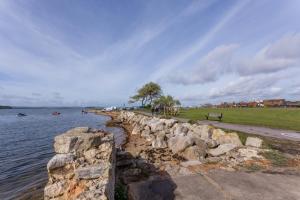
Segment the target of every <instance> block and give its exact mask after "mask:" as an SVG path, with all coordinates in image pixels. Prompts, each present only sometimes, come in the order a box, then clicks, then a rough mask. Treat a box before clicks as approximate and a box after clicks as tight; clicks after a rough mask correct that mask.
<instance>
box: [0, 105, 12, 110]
mask: <svg viewBox="0 0 300 200" xmlns="http://www.w3.org/2000/svg"><path fill="white" fill-rule="evenodd" d="M0 109H12V107H11V106H1V105H0Z"/></svg>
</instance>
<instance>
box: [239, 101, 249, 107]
mask: <svg viewBox="0 0 300 200" xmlns="http://www.w3.org/2000/svg"><path fill="white" fill-rule="evenodd" d="M237 107H240V108H246V107H248V103H247V102H243V101H242V102H240V103H238V104H237Z"/></svg>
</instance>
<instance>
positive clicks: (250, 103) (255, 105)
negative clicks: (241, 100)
mask: <svg viewBox="0 0 300 200" xmlns="http://www.w3.org/2000/svg"><path fill="white" fill-rule="evenodd" d="M248 107H250V108H256V107H258V103H257V102H255V101H251V102H249V103H248Z"/></svg>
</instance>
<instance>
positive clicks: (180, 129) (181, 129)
mask: <svg viewBox="0 0 300 200" xmlns="http://www.w3.org/2000/svg"><path fill="white" fill-rule="evenodd" d="M188 131H189V129H188V128H187V127H186V126H183V125H182V124H177V126H176V127H175V129H174V135H175V136H177V135H178V136H185V135H186V134H187V132H188Z"/></svg>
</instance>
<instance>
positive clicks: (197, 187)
mask: <svg viewBox="0 0 300 200" xmlns="http://www.w3.org/2000/svg"><path fill="white" fill-rule="evenodd" d="M299 188H300V176H299V175H284V174H266V173H260V172H257V173H246V172H228V171H223V170H213V171H212V172H210V173H207V174H196V175H188V176H181V177H166V178H161V177H154V178H150V179H149V180H147V181H142V182H137V183H132V184H130V185H129V194H130V196H131V199H132V200H150V199H151V200H172V199H176V200H233V199H234V200H254V199H255V200H287V199H289V200H299V199H300V190H299Z"/></svg>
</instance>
